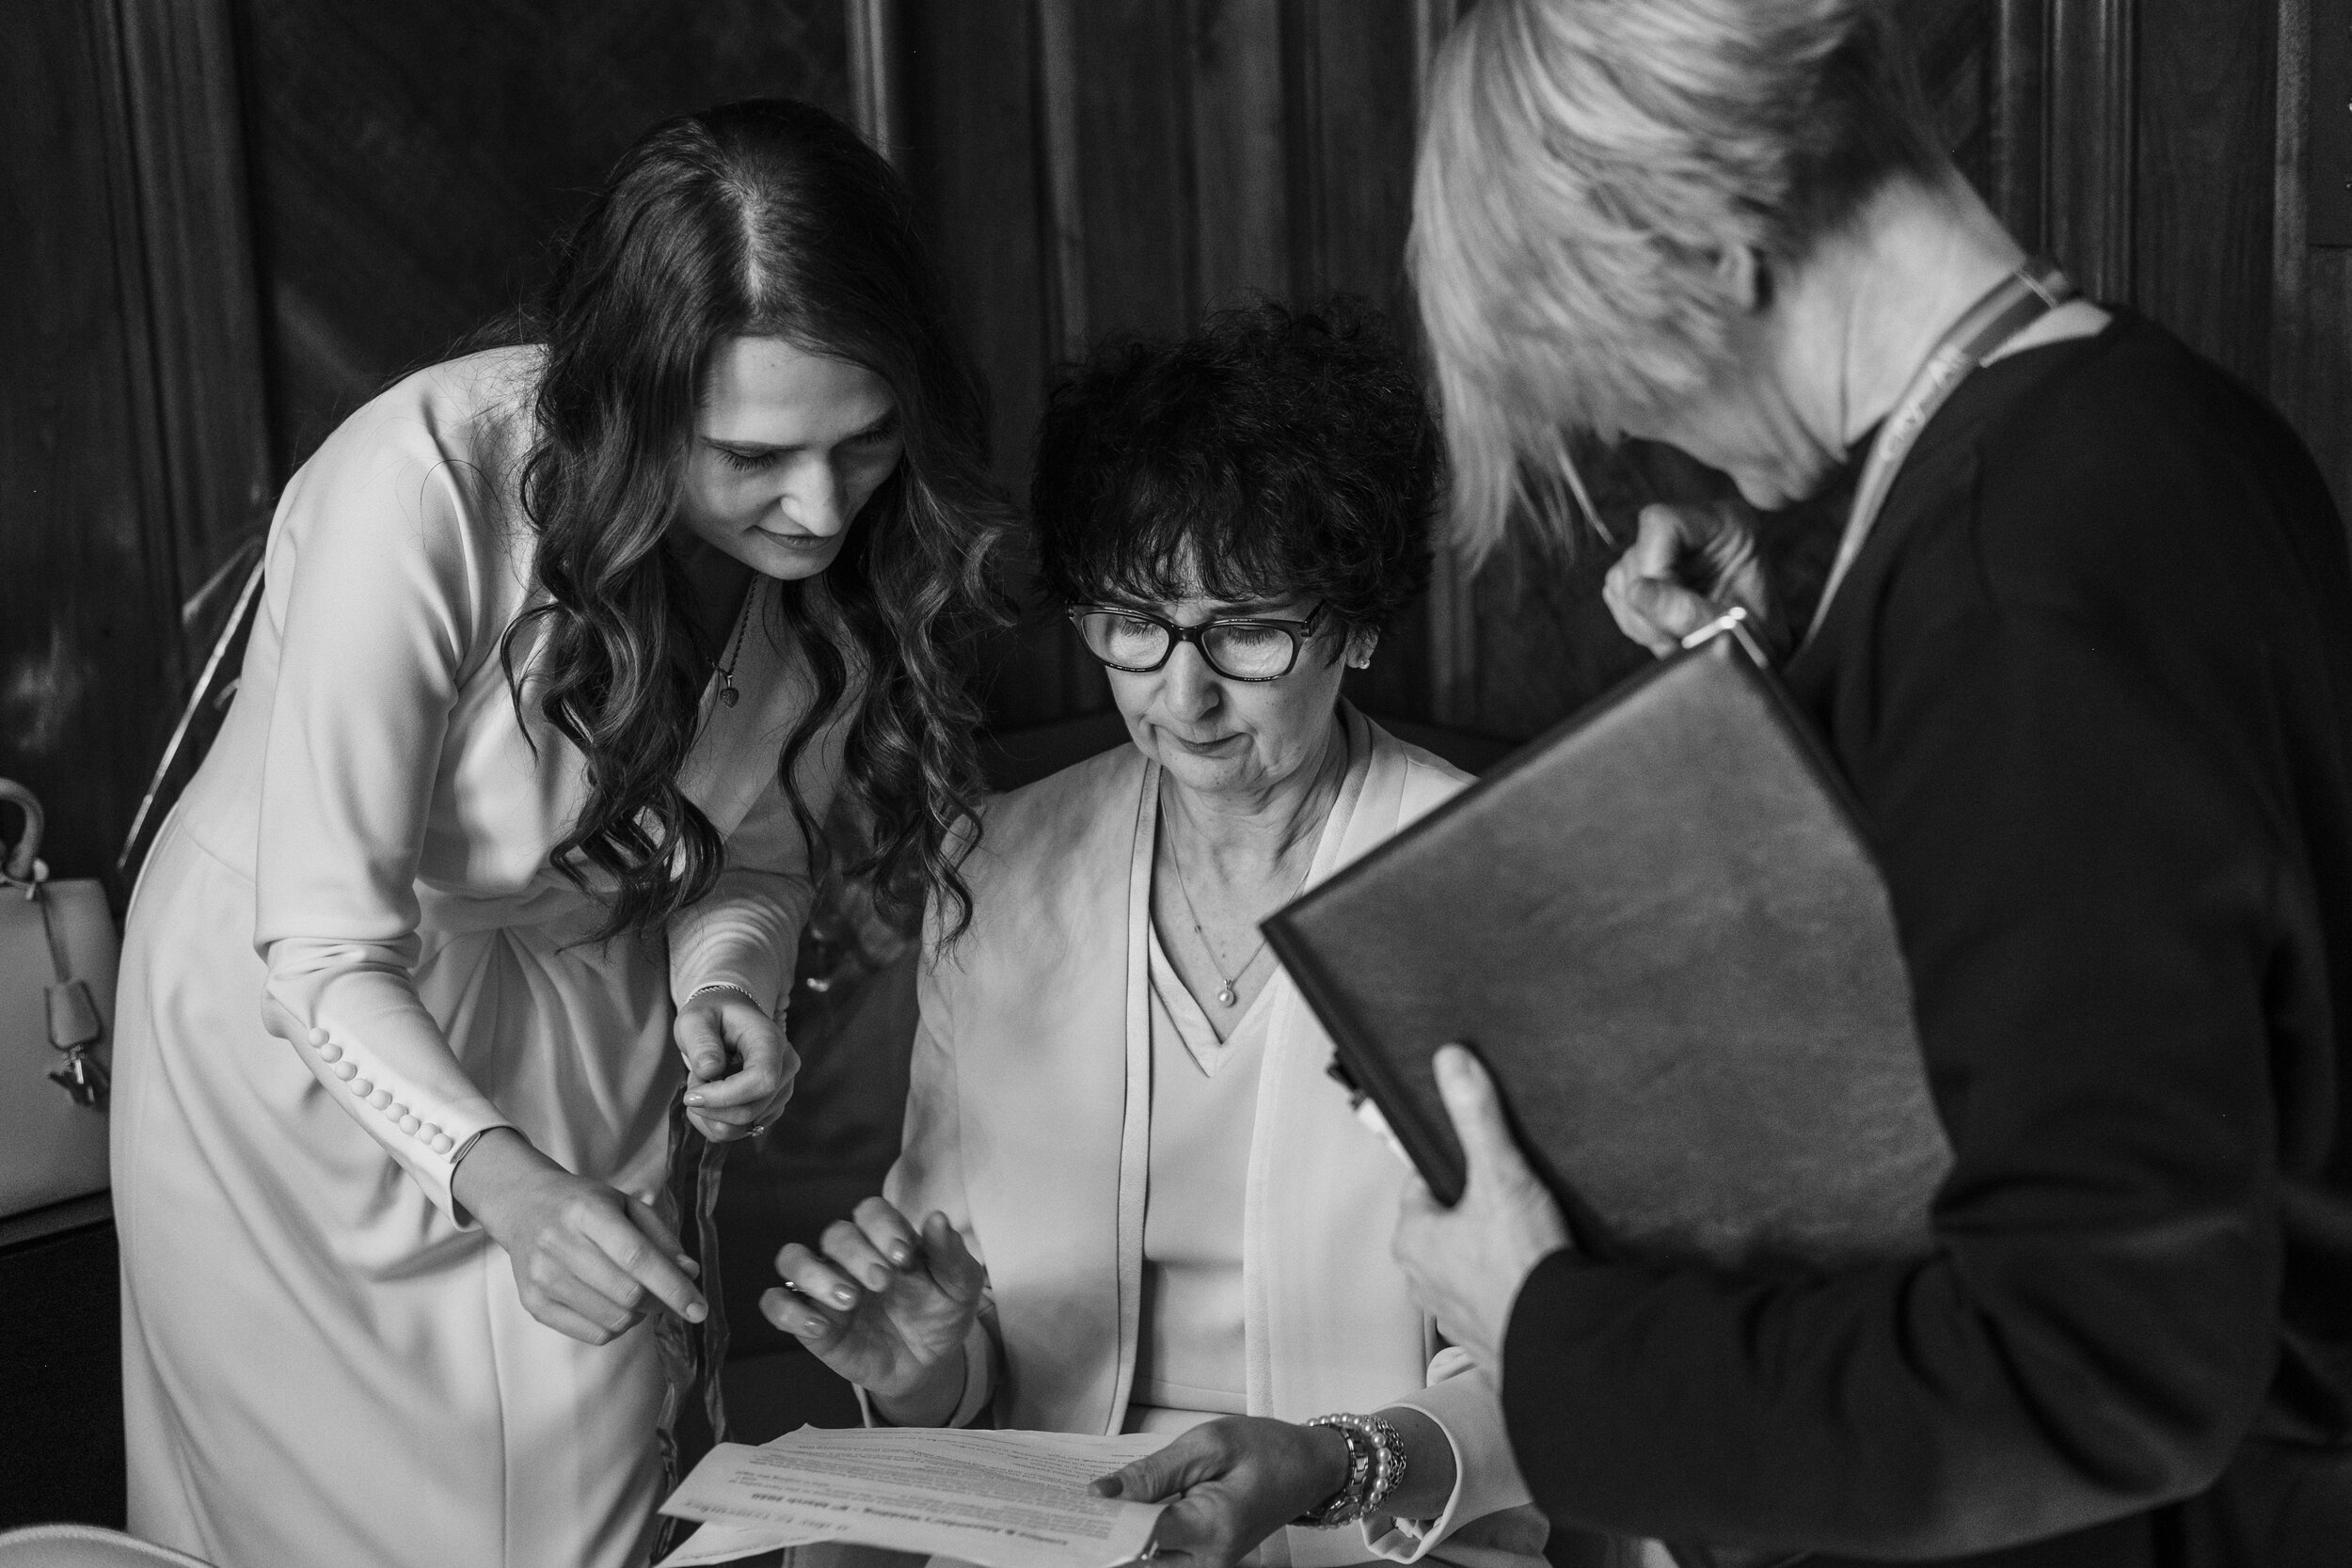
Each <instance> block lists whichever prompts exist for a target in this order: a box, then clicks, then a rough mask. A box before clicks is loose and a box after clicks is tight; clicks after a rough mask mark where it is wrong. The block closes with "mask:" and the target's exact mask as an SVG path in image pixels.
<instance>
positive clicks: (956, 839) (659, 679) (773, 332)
mask: <svg viewBox="0 0 2352 1568" xmlns="http://www.w3.org/2000/svg"><path fill="white" fill-rule="evenodd" d="M538 324H539V330H540V332H541V333H542V334H543V336H544V341H545V342H546V344H547V361H546V366H545V368H544V370H543V371H542V372H541V374H540V379H539V385H538V396H537V414H538V425H539V435H538V440H537V444H536V446H535V447H534V448H533V449H532V452H531V455H530V458H529V460H528V463H527V465H526V467H525V468H524V471H523V479H522V495H523V506H524V510H525V512H526V513H527V514H528V515H529V517H530V520H531V525H532V528H533V529H534V530H535V531H536V532H537V534H538V539H537V546H536V551H535V558H534V569H535V572H536V576H537V579H538V585H539V587H540V589H541V590H542V591H543V592H544V594H545V595H546V596H545V598H544V599H543V600H542V602H541V603H540V604H539V605H538V606H537V607H536V608H534V609H533V610H530V611H528V612H527V613H526V614H525V615H524V616H523V617H521V618H520V619H518V620H517V621H516V623H515V625H514V626H511V627H510V628H508V631H507V633H506V638H505V641H504V645H503V654H504V657H505V661H506V673H507V678H508V682H509V685H510V687H511V688H512V689H513V691H514V697H515V701H516V705H517V706H518V707H520V706H521V705H524V704H525V703H526V702H531V703H535V704H536V705H537V706H538V708H539V711H540V712H541V713H542V714H543V715H545V717H546V719H547V721H548V723H549V724H551V725H552V726H553V727H554V728H555V729H556V730H557V731H558V732H559V733H561V734H562V735H563V736H564V737H565V738H566V739H568V740H569V741H571V742H572V744H574V745H575V746H577V747H579V748H580V752H582V753H583V754H584V755H585V757H586V760H587V773H588V799H587V800H586V802H585V803H584V804H583V805H582V807H581V808H580V816H579V818H578V820H577V821H576V822H574V824H573V825H572V828H571V831H570V832H568V833H566V834H565V835H564V840H563V842H562V843H561V844H559V845H558V846H557V847H556V851H555V853H556V859H557V862H558V863H559V864H561V865H563V866H564V869H565V870H566V871H567V872H568V873H570V874H572V875H573V876H575V877H576V878H580V879H583V880H584V879H585V872H586V870H588V869H591V868H593V869H594V870H596V871H598V872H601V873H603V874H604V875H605V876H606V877H607V878H609V879H611V881H612V886H613V893H612V902H611V907H610V915H609V920H608V924H607V926H606V928H605V932H604V934H605V935H608V936H610V935H613V934H617V933H618V932H621V931H624V930H628V929H632V928H635V929H644V928H646V927H652V926H657V925H659V924H660V922H661V921H662V920H663V919H665V918H666V917H667V916H669V915H670V914H672V913H673V912H675V911H677V910H679V909H682V908H684V907H685V906H686V905H688V904H691V903H692V902H693V901H694V900H695V899H697V898H699V897H701V896H702V895H704V894H706V893H707V892H708V891H709V889H710V887H711V885H712V884H713V882H714V881H715V880H716V879H717V877H718V874H719V870H720V865H721V860H722V848H723V847H722V845H721V843H720V840H719V835H718V833H717V832H716V830H715V829H713V828H712V826H711V824H710V822H709V821H708V819H707V818H706V817H705V816H703V814H702V812H701V811H700V810H699V809H698V808H697V807H696V806H695V805H694V803H693V802H692V801H691V800H688V799H687V797H686V794H685V792H684V791H683V790H682V789H681V788H680V787H679V785H678V772H679V769H680V768H681V767H682V766H683V764H684V763H685V761H686V757H687V753H688V752H689V751H690V750H691V747H692V745H693V741H694V736H695V731H696V726H697V724H698V721H699V720H698V711H699V704H700V696H701V691H702V689H703V685H704V682H705V680H706V678H707V675H708V673H709V668H710V658H709V656H710V654H711V653H712V650H710V649H707V648H706V647H703V646H702V645H701V639H700V638H699V637H698V636H697V634H696V633H695V630H694V627H693V625H692V623H691V620H690V619H689V607H690V605H691V591H690V590H689V589H688V587H687V585H686V581H685V578H684V575H683V572H682V570H681V568H680V566H679V564H678V562H677V559H676V556H675V552H674V551H673V550H671V549H669V548H666V547H665V544H666V542H667V541H668V540H669V539H670V537H671V534H672V532H673V525H674V523H675V518H676V515H677V507H678V496H679V490H680V486H681V483H682V475H683V472H684V466H685V463H686V460H687V456H688V452H689V450H690V447H691V440H692V435H693V422H694V413H695V408H696V404H697V402H698V399H699V397H700V394H701V391H702V387H703V379H704V374H705V372H706V370H707V366H708V364H709V361H710V357H711V356H712V354H713V353H714V351H715V350H716V349H717V348H718V346H719V345H720V344H721V343H722V342H723V341H725V340H726V339H728V338H730V337H738V336H758V337H776V338H781V339H784V340H785V341H787V342H790V343H792V344H794V345H796V346H798V347H800V348H803V349H804V350H806V351H808V352H811V353H815V354H821V355H825V356H830V357H834V358H838V359H843V360H847V361H849V362H850V363H852V364H856V365H860V366H863V367H865V368H866V369H867V370H869V371H871V372H874V373H875V374H876V375H878V376H880V377H881V378H882V381H883V382H884V383H886V384H887V385H888V387H889V388H890V391H891V394H892V396H893V398H894V399H895V400H896V402H897V405H898V420H899V428H900V430H901V431H902V433H903V436H904V440H905V449H904V456H903V457H902V458H901V459H900V460H899V463H898V467H897V469H896V470H895V471H894V472H893V473H892V474H891V476H890V477H889V478H888V479H887V480H885V481H883V483H882V485H881V487H880V488H879V489H877V490H876V491H875V492H874V494H873V496H872V497H871V498H870V499H868V500H867V501H866V505H865V506H864V508H862V509H861V510H860V512H859V513H858V515H857V516H856V517H855V518H854V519H852V520H851V525H850V531H849V536H848V539H847V541H846V542H845V543H844V545H843V546H842V549H841V552H840V554H839V555H838V556H837V557H836V558H835V559H834V563H833V565H832V566H831V567H829V568H828V569H827V570H826V571H825V572H824V573H823V574H822V575H821V576H819V577H817V578H810V579H808V580H806V581H799V582H788V583H786V584H785V585H784V587H783V592H782V594H780V600H781V603H782V607H783V613H784V615H785V617H786V618H787V621H788V622H789V623H790V625H789V626H788V627H777V628H773V630H774V632H775V633H776V634H777V635H778V636H779V637H780V639H785V640H788V641H790V642H791V643H792V644H793V645H794V646H795V647H797V649H798V650H799V651H800V652H801V653H802V654H803V656H804V657H806V658H807V660H808V664H809V668H810V672H811V673H812V675H813V677H814V679H815V683H816V700H815V702H814V703H813V704H812V705H811V706H810V708H809V710H808V712H807V713H805V714H804V715H803V716H802V718H801V720H800V721H799V722H798V723H797V725H796V726H795V727H794V729H793V732H792V734H791V736H789V737H788V738H787V740H786V742H785V744H784V747H783V750H782V753H781V755H780V756H779V757H778V759H777V767H778V770H779V772H780V774H781V776H782V779H783V782H784V786H785V790H786V794H787V798H788V799H789V800H790V801H791V804H792V808H793V811H794V814H795V815H796V816H798V817H799V818H800V822H801V829H802V832H803V834H804V835H805V836H806V838H807V841H808V844H809V847H810V854H811V856H812V858H816V857H818V855H820V854H821V852H822V847H823V845H824V843H825V840H824V835H823V832H822V827H821V824H819V823H818V821H817V820H816V818H815V817H814V816H813V815H812V814H811V812H810V810H809V808H808V807H807V805H806V804H805V803H804V801H803V798H802V792H801V787H800V784H801V781H800V777H799V773H800V767H799V765H800V764H801V762H802V759H803V754H804V753H806V752H808V751H809V748H810V746H811V745H812V743H813V742H814V741H815V740H816V738H817V737H818V736H819V735H820V734H821V733H822V732H823V731H824V730H825V728H826V727H827V726H828V725H829V724H830V723H832V722H833V721H834V719H835V718H836V716H840V715H843V714H845V713H846V723H845V725H844V727H845V730H846V736H845V742H844V749H843V764H842V767H843V772H842V779H841V791H842V794H843V796H844V797H845V798H846V799H847V800H848V801H850V803H851V805H852V806H853V808H854V809H855V810H856V812H857V814H858V816H859V818H860V821H861V825H862V826H863V828H864V829H865V830H866V850H867V852H866V856H865V858H864V860H863V861H862V862H861V863H860V864H859V865H857V866H853V867H850V868H849V869H850V873H851V874H856V873H859V872H867V871H870V872H872V873H873V875H874V879H875V884H876V893H877V896H878V897H879V898H880V900H881V901H882V904H883V906H884V907H885V908H886V909H890V910H892V911H894V912H896V913H898V914H899V915H901V916H904V915H907V914H909V913H914V912H919V911H920V910H921V908H922V902H923V900H924V898H925V897H926V896H936V897H938V898H939V899H940V901H941V903H942V904H943V906H946V907H947V908H949V909H950V910H951V911H952V912H951V913H950V914H949V915H948V916H947V927H948V929H949V930H950V931H951V932H953V931H955V930H959V929H961V927H962V925H963V923H964V921H965V920H966V919H968V917H969V911H970V908H971V900H970V896H969V895H968V893H967V892H966V890H965V887H964V884H963V881H962V879H961V877H960V876H959V874H958V871H957V866H958V863H959V861H960V859H961V851H962V850H963V849H965V848H968V847H969V844H970V841H971V838H972V837H973V836H974V830H975V829H976V828H977V822H976V820H975V818H974V816H973V810H972V808H973V806H974V804H975V802H977V800H978V799H979V796H980V794H981V791H982V787H983V786H982V782H981V776H980V772H979V768H978V765H977V758H976V755H975V752H974V749H973V731H974V730H975V728H976V727H977V722H978V719H979V712H978V708H977V704H976V703H975V702H974V700H973V698H972V695H971V693H970V690H969V689H968V685H967V680H966V673H967V666H966V660H965V657H964V647H963V644H964V643H965V642H966V641H967V640H968V638H969V636H970V634H971V633H973V632H974V631H975V630H977V628H978V627H979V626H984V625H985V624H987V623H988V622H990V621H991V620H997V619H1002V618H1003V616H1002V611H1001V609H1000V596H999V593H998V590H997V588H996V585H995V577H994V573H995V569H996V562H997V561H998V560H999V556H1000V552H999V550H998V546H999V545H1000V543H1001V542H1002V541H1003V540H1004V538H1005V537H1006V534H1007V531H1008V529H1009V512H1008V511H1007V509H1006V507H1005V506H1004V504H1003V502H1002V500H1001V499H1000V498H999V497H998V496H997V495H996V494H995V493H994V491H993V487H992V483H991V481H990V480H989V478H988V398H987V393H986V389H985V387H984V385H983V383H982V382H981V379H980V376H979V372H978V371H977V368H976V367H975V365H974V364H973V362H972V359H971V357H970V356H969V355H968V354H967V353H966V352H965V350H964V348H963V345H962V343H961V341H959V339H958V338H957V335H956V333H955V331H954V329H953V328H952V326H951V325H950V324H949V321H948V316H947V306H946V288H945V286H944V284H943V282H942V280H941V278H940V277H939V275H938V273H937V272H936V270H935V269H934V268H933V266H932V264H931V262H930V258H929V256H928V255H927V254H926V252H925V250H924V247H923V245H922V242H921V241H920V239H919V238H918V236H917V232H916V223H915V217H914V205H913V202H912V201H911V200H910V198H908V195H907V192H906V187H905V186H904V185H903V184H902V183H901V182H900V181H899V180H898V176H897V175H896V174H895V173H894V172H892V170H891V168H890V166H889V165H887V164H886V163H884V162H883V161H882V158H881V157H880V156H878V155H877V154H876V153H875V152H874V150H872V149H871V148H869V147H867V146H866V144H865V142H863V141H861V140H860V139H859V138H858V135H857V134H856V133H855V132H853V131H851V130H850V128H849V127H848V126H846V125H844V124H842V123H841V122H840V121H839V120H837V119H834V117H833V116H831V115H829V114H826V113H825V112H824V111H823V110H821V109H818V108H815V107H812V106H811V105H809V104H806V103H793V102H790V101H788V100H785V99H758V100H751V101H746V102H743V103H729V104H724V105H722V106H721V107H718V108H714V109H707V110H703V111H701V112H699V113H695V114H689V115H682V116H679V117H678V118H676V119H671V120H667V121H664V122H663V123H662V124H660V125H657V126H655V127H654V128H653V129H652V130H651V131H649V132H647V133H646V134H645V135H644V137H643V138H641V139H640V140H639V141H638V142H637V144H636V145H635V146H634V147H632V148H630V149H629V150H628V152H626V153H625V154H623V155H622V158H621V160H620V163H619V165H618V166H616V167H615V168H614V170H613V173H612V180H611V181H610V182H609V183H608V184H607V185H606V186H605V188H604V190H603V191H602V192H601V193H600V194H599V195H598V196H597V198H596V200H595V202H594V203H593V205H591V206H590V208H589V210H588V212H587V214H586V215H585V216H583V217H582V218H581V219H580V224H579V226H578V228H577V229H576V230H574V231H573V233H572V235H571V237H570V239H569V241H568V243H567V244H566V245H565V246H564V250H563V252H562V254H561V256H560V258H559V261H558V264H557V267H556V271H555V275H554V277H553V279H552V281H551V282H550V284H549V287H548V293H547V295H546V298H545V302H544V304H543V305H542V307H541V309H540V311H539V312H538ZM532 626H543V628H544V629H543V630H542V631H540V633H539V635H538V641H537V645H536V647H535V648H533V647H532V644H531V643H530V642H528V641H525V639H524V633H525V631H526V628H529V627H532ZM525 653H528V654H529V658H528V664H529V668H528V669H527V670H526V669H522V668H518V666H519V665H521V664H522V663H523V662H524V660H523V659H522V658H520V657H518V656H520V655H523V654H525Z"/></svg>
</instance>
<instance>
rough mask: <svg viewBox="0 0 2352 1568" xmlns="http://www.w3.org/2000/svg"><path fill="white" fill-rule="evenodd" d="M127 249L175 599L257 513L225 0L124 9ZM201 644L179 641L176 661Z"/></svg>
mask: <svg viewBox="0 0 2352 1568" xmlns="http://www.w3.org/2000/svg"><path fill="white" fill-rule="evenodd" d="M119 14H120V18H121V41H120V49H121V61H122V72H123V77H124V81H125V86H126V89H127V90H126V102H127V104H128V107H129V116H128V131H129V135H130V142H131V167H132V170H133V172H134V174H135V182H134V188H135V202H136V208H135V226H136V230H137V236H138V244H137V246H136V250H137V253H138V255H139V258H140V261H141V265H142V277H141V278H140V282H141V285H142V287H143V289H144V293H145V294H146V298H147V310H146V312H145V313H146V316H147V319H148V321H149V323H150V324H151V329H150V332H149V335H148V337H149V346H150V356H149V359H148V361H147V363H146V364H145V365H144V366H143V367H142V375H141V378H140V379H141V381H142V384H143V388H144V390H145V392H146V394H147V402H148V404H149V405H150V407H151V419H152V420H153V426H154V430H155V433H156V438H157V440H158V442H159V443H160V449H161V450H160V453H159V455H160V459H161V462H162V468H163V477H164V481H165V484H166V491H165V495H164V498H163V499H164V504H165V506H166V508H167V517H166V519H165V523H166V529H167V534H168V540H169V547H170V552H171V561H172V564H173V576H174V579H175V581H176V583H177V585H178V588H179V591H180V596H182V597H184V596H185V595H186V594H189V593H191V592H193V591H194V590H195V589H196V588H197V587H198V586H199V585H200V584H202V583H203V582H204V581H205V580H206V579H207V578H210V577H211V576H212V575H213V573H214V572H215V571H216V570H217V569H219V568H220V567H221V566H222V565H223V563H224V562H227V561H228V560H229V558H230V555H231V554H232V553H233V552H234V551H236V550H237V548H238V547H239V546H241V545H242V544H243V543H244V542H245V541H246V539H247V538H248V537H249V536H251V535H253V534H254V533H256V532H258V531H260V530H261V529H262V527H264V526H266V524H267V522H268V520H269V519H268V508H269V505H270V501H271V499H272V497H273V491H274V486H273V484H272V475H271V473H270V466H269V426H268V415H267V411H266V408H265V406H264V403H263V396H262V328H261V294H260V290H259V286H258V284H257V282H256V280H255V277H254V270H253V241H252V216H251V214H250V212H249V211H248V208H247V203H246V179H245V135H244V125H243V120H242V118H241V114H240V103H239V94H238V87H237V83H238V72H237V60H236V39H235V28H234V24H233V19H232V17H231V16H230V9H229V0H183V3H181V4H176V5H172V6H152V5H139V4H135V3H125V4H122V5H121V6H120V9H119ZM200 652H201V650H200V649H197V648H195V647H193V646H185V645H183V660H182V671H181V673H182V674H183V678H184V675H185V673H186V666H187V664H188V663H189V661H190V659H191V658H192V657H195V656H198V655H199V654H200Z"/></svg>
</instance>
